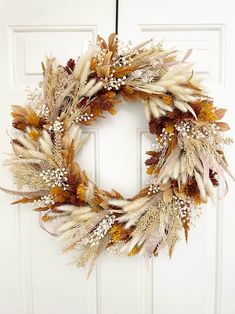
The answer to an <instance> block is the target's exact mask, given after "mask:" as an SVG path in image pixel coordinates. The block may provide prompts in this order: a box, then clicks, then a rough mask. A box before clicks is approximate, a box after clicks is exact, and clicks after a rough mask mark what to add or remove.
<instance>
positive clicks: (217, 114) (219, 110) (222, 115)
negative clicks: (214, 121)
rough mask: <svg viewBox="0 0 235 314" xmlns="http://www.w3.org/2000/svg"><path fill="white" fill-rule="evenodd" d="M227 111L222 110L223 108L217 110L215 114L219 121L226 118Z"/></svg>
mask: <svg viewBox="0 0 235 314" xmlns="http://www.w3.org/2000/svg"><path fill="white" fill-rule="evenodd" d="M226 111H227V109H222V108H220V109H216V110H215V114H216V116H217V118H218V120H220V119H222V118H223V117H224V115H225V112H226Z"/></svg>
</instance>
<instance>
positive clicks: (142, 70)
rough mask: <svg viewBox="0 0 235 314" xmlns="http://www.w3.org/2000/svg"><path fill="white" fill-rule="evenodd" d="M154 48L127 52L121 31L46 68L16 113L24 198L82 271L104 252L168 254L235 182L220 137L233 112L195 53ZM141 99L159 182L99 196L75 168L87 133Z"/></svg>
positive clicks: (151, 170) (14, 165)
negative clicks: (212, 90) (198, 67)
mask: <svg viewBox="0 0 235 314" xmlns="http://www.w3.org/2000/svg"><path fill="white" fill-rule="evenodd" d="M149 44H150V42H146V43H143V44H141V45H139V46H137V47H132V46H131V45H130V44H128V45H123V44H122V43H120V42H119V41H118V39H117V36H116V35H115V34H111V35H110V37H109V39H108V42H106V41H105V40H104V39H103V38H101V37H99V36H98V38H97V42H96V44H94V45H92V46H91V48H90V50H89V51H88V52H87V53H86V54H85V55H84V56H82V57H80V58H79V59H78V60H77V61H75V60H72V59H70V60H69V61H68V63H67V65H66V66H61V65H57V64H56V62H55V59H54V58H52V59H49V58H48V59H46V62H45V63H44V64H42V68H43V81H42V82H41V83H40V85H39V89H37V90H34V91H28V101H29V103H28V104H27V105H26V106H24V107H22V106H13V108H12V109H13V111H12V116H13V126H14V128H15V129H16V130H17V132H16V134H15V135H14V137H13V139H12V146H13V151H14V155H15V156H14V157H13V158H12V159H11V160H8V161H7V165H9V166H10V169H11V171H12V172H13V174H14V177H15V180H16V183H17V185H18V187H19V189H20V190H22V189H23V188H25V187H27V188H28V189H30V191H29V192H18V191H16V192H15V191H7V190H4V191H6V192H10V193H12V194H14V193H15V194H16V195H22V196H24V198H22V199H19V200H18V201H17V202H18V203H33V204H34V205H35V210H36V211H39V212H43V215H42V216H41V217H42V218H41V219H42V223H45V224H50V223H53V222H56V224H55V225H56V230H55V232H54V234H57V235H58V237H59V238H60V239H61V240H62V241H63V243H64V249H63V250H64V251H65V252H67V251H71V250H74V251H75V252H76V255H75V257H74V264H75V265H77V266H84V265H86V264H89V265H90V270H91V269H92V267H93V265H94V262H95V260H96V259H97V257H98V256H99V255H100V254H101V253H102V251H104V250H106V249H107V250H108V251H109V252H110V253H112V254H120V255H127V256H132V255H135V254H144V255H145V256H148V257H150V256H152V255H158V253H159V251H160V249H161V248H162V247H163V246H167V247H168V250H169V255H170V256H171V255H172V253H173V249H174V247H175V244H176V242H177V241H178V240H179V238H180V232H181V231H183V232H184V235H185V238H186V240H187V239H188V232H189V229H190V226H191V225H192V224H193V223H194V220H195V218H196V217H198V216H199V214H200V205H201V204H202V203H206V202H207V201H208V199H209V198H212V199H213V198H214V197H215V188H216V187H217V186H218V185H219V182H218V176H220V177H221V178H224V172H227V173H228V174H229V175H231V173H230V171H229V169H228V166H227V162H226V159H225V157H224V153H223V146H224V144H230V143H231V142H232V140H231V139H229V138H225V137H224V136H223V135H222V133H221V132H224V131H227V130H228V129H229V127H228V125H227V124H226V123H224V122H220V120H221V119H222V118H223V116H224V113H225V110H224V109H217V108H216V107H215V106H214V104H213V101H212V99H211V98H210V97H209V96H207V95H206V94H205V93H204V91H203V87H202V85H201V79H199V78H198V77H197V76H196V75H195V74H194V72H193V70H192V66H191V64H190V63H188V62H186V59H187V57H188V55H189V54H190V53H191V50H189V51H188V52H187V53H186V55H185V57H184V58H183V59H182V60H180V59H179V58H178V51H175V50H165V49H163V47H162V45H161V44H158V45H156V46H155V45H153V44H150V45H151V46H149ZM118 95H121V96H122V97H123V98H124V99H126V100H127V101H137V100H139V101H142V102H143V106H144V112H145V115H146V118H147V119H148V121H149V131H150V133H152V134H153V135H154V137H155V142H154V143H153V150H152V151H149V152H147V154H148V155H149V158H148V159H147V160H146V165H147V173H148V174H149V175H150V177H151V180H150V182H149V184H147V186H146V187H145V188H144V189H143V190H141V191H140V192H139V193H138V194H137V195H135V196H134V197H132V198H130V199H125V198H124V197H123V196H122V195H120V193H118V192H117V191H114V190H112V191H111V192H108V191H104V190H101V189H100V188H99V187H98V186H97V185H96V184H95V183H94V182H92V181H91V180H90V178H89V177H88V176H87V174H86V172H85V171H84V170H82V169H81V168H80V166H79V165H78V163H77V162H76V161H75V157H76V155H77V154H78V153H79V151H80V149H81V148H82V147H83V145H84V143H85V141H86V140H87V138H86V137H85V136H83V135H82V129H81V126H82V125H83V126H86V125H90V124H92V123H94V122H95V120H97V119H98V118H99V117H102V116H103V114H104V112H105V111H108V112H109V113H111V114H115V113H116V108H115V107H116V105H117V103H118V100H117V97H118Z"/></svg>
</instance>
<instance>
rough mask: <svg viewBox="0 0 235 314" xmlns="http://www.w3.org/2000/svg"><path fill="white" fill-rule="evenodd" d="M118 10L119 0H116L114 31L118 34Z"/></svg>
mask: <svg viewBox="0 0 235 314" xmlns="http://www.w3.org/2000/svg"><path fill="white" fill-rule="evenodd" d="M118 11H119V0H116V17H115V33H116V35H118Z"/></svg>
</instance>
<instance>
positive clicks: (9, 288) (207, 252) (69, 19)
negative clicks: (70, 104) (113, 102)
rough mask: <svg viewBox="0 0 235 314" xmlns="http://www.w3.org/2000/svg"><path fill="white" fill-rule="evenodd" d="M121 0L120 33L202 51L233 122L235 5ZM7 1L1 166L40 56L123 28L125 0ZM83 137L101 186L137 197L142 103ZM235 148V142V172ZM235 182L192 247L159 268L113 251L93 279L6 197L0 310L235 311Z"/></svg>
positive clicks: (83, 313) (102, 313)
mask: <svg viewBox="0 0 235 314" xmlns="http://www.w3.org/2000/svg"><path fill="white" fill-rule="evenodd" d="M119 2H120V7H119V33H120V38H121V40H123V41H128V40H132V41H133V42H139V41H142V40H145V39H147V38H152V37H153V38H154V39H156V40H162V39H164V38H165V42H166V45H168V46H174V45H175V46H176V48H179V49H182V50H184V49H188V48H195V52H194V53H193V55H192V57H191V60H192V61H195V62H196V64H195V69H196V71H197V72H201V73H202V74H204V75H205V77H206V79H207V84H208V86H209V87H210V89H211V90H212V92H213V94H214V95H215V97H216V99H217V102H218V105H219V106H221V107H226V108H227V109H228V110H229V114H228V115H227V117H226V118H227V121H228V122H229V123H230V124H231V126H232V127H233V123H232V122H233V116H235V106H233V104H234V101H235V96H234V95H233V93H232V91H233V89H232V87H233V86H232V80H233V76H232V74H233V72H232V71H233V70H235V66H234V65H235V60H234V55H235V51H234V50H235V46H234V44H233V40H234V39H233V38H235V37H234V35H235V22H234V21H233V16H232V11H233V10H232V9H233V8H232V1H229V0H225V1H223V3H222V2H220V3H219V2H218V4H217V3H215V2H214V1H212V0H208V1H203V0H198V1H197V2H196V3H192V2H189V1H184V0H179V1H169V0H165V1H162V2H159V1H154V0H145V1H138V2H137V1H134V0H128V1H126V0H120V1H119ZM0 5H1V8H0V9H1V10H0V12H1V13H0V15H1V19H0V45H1V46H0V69H1V72H0V103H1V113H0V125H1V127H0V136H1V141H0V143H1V145H0V152H1V154H0V161H3V160H4V159H6V158H7V155H4V154H3V152H10V145H9V140H10V139H9V137H8V135H7V131H8V133H9V132H10V128H9V125H10V104H12V103H24V102H25V101H26V99H25V93H24V90H25V87H26V86H27V85H32V86H34V85H35V84H36V83H37V82H38V81H39V80H40V61H41V60H42V59H43V58H44V56H45V55H46V54H52V55H54V56H56V57H58V59H59V62H65V61H66V60H67V59H68V58H71V57H73V58H76V56H77V55H79V54H81V53H82V51H84V50H86V48H87V46H88V41H89V40H91V39H94V38H95V36H96V33H99V34H101V35H102V36H104V37H107V35H108V34H109V33H110V32H112V31H114V24H115V23H114V22H115V21H114V17H115V3H114V1H113V0H112V1H111V0H100V1H94V0H93V1H92V0H87V1H85V2H84V1H81V0H77V1H75V0H68V1H66V2H60V1H55V0H53V1H45V0H41V1H32V2H28V1H26V0H21V1H13V0H11V1H3V0H1V1H0ZM225 61H226V62H225ZM233 88H234V87H233ZM85 132H88V133H90V134H91V136H90V141H89V143H88V144H87V146H86V147H85V148H84V150H83V152H82V153H81V155H80V156H79V161H80V162H81V164H82V165H83V166H84V168H86V169H88V171H89V172H90V173H91V174H92V176H93V177H94V178H95V180H96V182H98V184H100V185H101V186H102V187H103V188H106V189H108V190H110V189H111V188H115V189H117V190H118V191H120V192H121V193H122V194H123V195H124V196H131V195H133V194H135V193H136V192H137V191H138V190H139V188H140V187H141V186H142V185H143V184H144V182H145V180H146V177H145V174H144V173H145V167H144V159H145V151H146V149H147V148H148V145H150V143H149V142H148V139H147V138H146V134H147V132H148V131H147V125H146V122H145V118H144V115H143V112H142V107H141V105H140V104H138V103H132V104H125V103H122V104H120V105H119V106H118V115H117V116H114V117H112V116H107V119H102V121H99V122H98V123H96V124H94V125H93V126H92V127H89V128H88V129H86V130H85ZM233 134H234V130H233ZM234 150H235V148H234V147H231V148H230V149H227V155H229V156H230V157H229V158H228V160H229V162H230V164H231V168H234V167H233V160H232V156H233V153H234V152H235V151H234ZM87 156H89V159H88V158H87ZM111 173H112V176H110V174H111ZM0 174H1V176H0V184H1V185H4V186H8V187H12V178H11V177H10V176H9V173H8V172H7V170H6V169H5V168H1V171H0ZM229 184H230V191H229V193H228V195H227V196H226V198H225V199H224V201H223V202H221V201H218V202H217V203H216V204H209V205H208V206H206V207H205V208H204V209H203V213H202V216H201V218H200V219H199V220H198V223H197V227H196V228H194V229H192V230H191V232H190V235H189V243H188V244H185V243H184V240H182V242H181V243H179V244H178V245H177V247H176V249H175V252H174V255H173V257H172V259H171V260H170V261H169V258H168V256H167V254H166V252H162V254H160V256H159V257H158V258H156V259H153V260H151V261H150V263H149V265H146V261H145V260H144V259H142V258H140V257H132V258H131V257H129V258H118V257H110V256H107V255H105V256H103V257H102V258H101V259H100V261H99V263H98V265H97V267H96V269H95V270H94V272H93V273H92V275H91V277H90V279H88V280H86V273H85V271H84V270H83V269H76V268H74V267H73V266H72V265H69V262H70V257H69V256H65V255H61V254H59V248H60V247H59V244H58V243H56V241H55V240H54V239H53V238H52V237H51V236H50V235H48V234H47V233H45V232H43V231H42V230H41V229H40V227H39V226H38V224H37V214H36V213H34V212H32V211H31V208H30V207H28V208H27V207H26V206H23V207H20V206H15V207H12V206H10V205H9V203H10V202H11V200H12V197H10V196H7V195H4V194H2V193H1V206H0V207H1V208H0V213H1V219H0V239H1V240H0V250H1V262H0V276H1V281H0V313H3V314H49V313H57V314H64V313H69V314H73V313H74V314H75V313H79V314H110V313H112V314H121V313H122V314H152V313H154V314H189V313H190V314H199V313H200V314H234V313H235V300H234V293H235V289H234V288H233V284H234V280H235V270H234V266H233V265H235V244H234V241H233V239H234V236H235V231H234V230H235V228H233V222H234V221H235V212H234V210H233V207H232V205H233V204H234V202H235V200H234V199H233V197H234V196H233V194H234V193H233V188H234V184H233V183H232V182H231V181H229Z"/></svg>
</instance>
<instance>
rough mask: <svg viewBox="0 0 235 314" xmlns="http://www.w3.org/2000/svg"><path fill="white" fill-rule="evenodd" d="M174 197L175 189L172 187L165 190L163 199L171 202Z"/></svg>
mask: <svg viewBox="0 0 235 314" xmlns="http://www.w3.org/2000/svg"><path fill="white" fill-rule="evenodd" d="M172 197H173V191H172V189H171V188H170V189H167V190H165V191H164V193H163V201H164V203H165V204H168V203H170V202H171V201H172Z"/></svg>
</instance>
